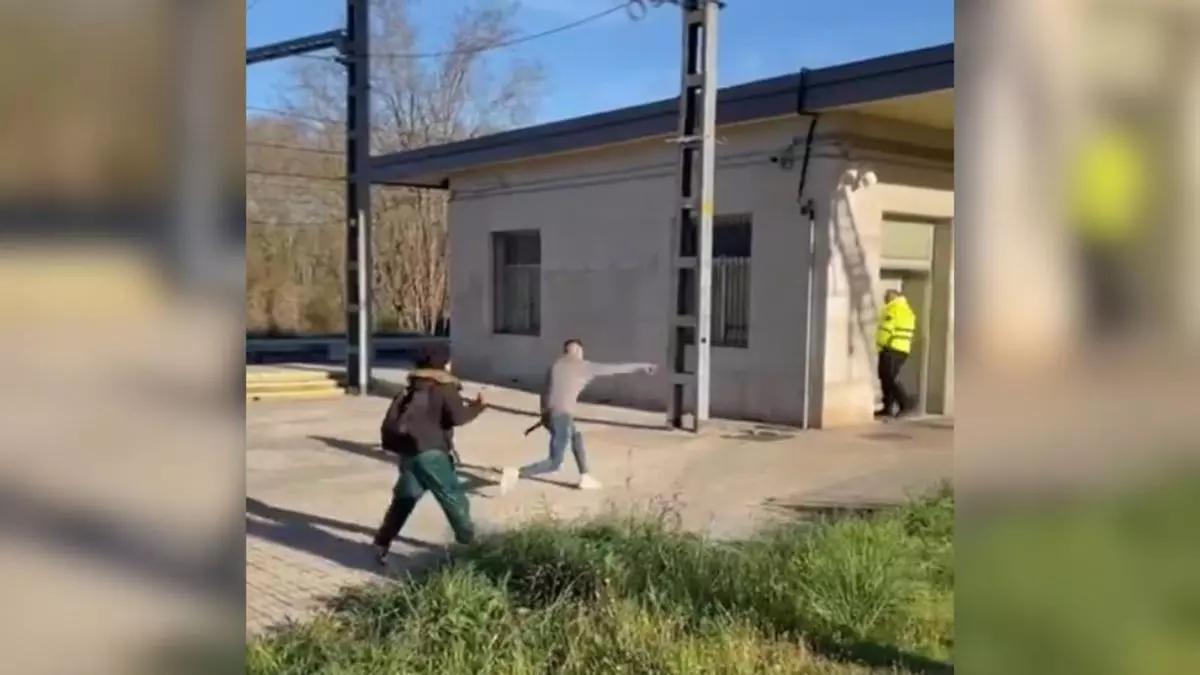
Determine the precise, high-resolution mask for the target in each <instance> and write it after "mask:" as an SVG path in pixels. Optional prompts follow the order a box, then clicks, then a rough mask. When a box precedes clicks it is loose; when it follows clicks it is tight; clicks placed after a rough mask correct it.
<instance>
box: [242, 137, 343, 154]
mask: <svg viewBox="0 0 1200 675" xmlns="http://www.w3.org/2000/svg"><path fill="white" fill-rule="evenodd" d="M246 145H250V146H254V147H256V148H273V149H275V150H291V151H295V152H314V153H317V154H321V155H337V156H339V157H345V155H346V151H345V150H326V149H325V148H310V147H304V146H302V145H287V144H284V143H266V142H263V141H246Z"/></svg>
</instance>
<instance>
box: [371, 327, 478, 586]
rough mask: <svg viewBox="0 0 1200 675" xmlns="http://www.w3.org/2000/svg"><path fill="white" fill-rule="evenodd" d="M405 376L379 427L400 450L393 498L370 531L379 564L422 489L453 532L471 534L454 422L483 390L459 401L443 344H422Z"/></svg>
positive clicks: (467, 414) (464, 539) (465, 540)
mask: <svg viewBox="0 0 1200 675" xmlns="http://www.w3.org/2000/svg"><path fill="white" fill-rule="evenodd" d="M417 366H418V367H417V370H414V371H413V372H412V373H410V374H409V376H408V387H407V389H406V390H405V392H404V394H402V395H401V396H397V397H396V398H395V399H394V400H393V401H392V405H391V407H389V408H388V411H387V414H386V415H385V416H384V419H383V424H382V425H381V428H380V433H381V436H382V444H383V447H384V449H385V450H388V451H390V452H394V453H396V454H397V455H399V456H400V477H399V479H398V480H397V481H396V486H395V488H394V489H393V494H392V502H391V504H390V505H389V506H388V510H387V513H386V514H385V515H384V517H383V524H381V525H380V526H379V531H378V532H376V534H375V542H374V543H375V556H376V560H377V561H378V562H379V563H380V564H384V563H385V562H386V559H387V554H388V550H389V548H390V547H391V544H392V541H393V540H394V539H395V538H396V535H398V534H399V533H400V529H401V528H403V527H404V523H405V522H406V521H407V520H408V517H409V516H410V515H411V514H412V511H413V509H414V508H416V506H417V501H418V500H419V499H420V498H421V496H422V495H423V494H425V491H427V490H428V491H429V492H431V493H433V496H434V498H435V499H437V501H438V505H439V506H441V507H442V512H443V513H445V514H446V520H448V521H450V527H451V528H452V529H453V530H454V538H455V540H457V541H458V543H460V544H469V543H471V542H472V541H473V540H474V538H475V527H474V525H473V524H472V522H471V511H470V504H469V503H468V501H467V495H466V492H465V491H464V490H463V488H462V485H461V483H459V480H458V475H457V474H456V473H455V470H454V460H453V459H452V455H453V452H454V427H459V426H462V425H464V424H467V423H468V422H470V421H471V420H474V419H475V418H476V417H478V416H479V413H481V412H483V410H484V408H485V407H486V406H485V404H484V402H483V394H482V393H481V394H479V395H478V396H477V397H476V398H475V400H474V401H470V402H467V401H464V400H463V398H462V395H461V393H460V392H461V389H462V385H461V384H460V383H459V381H458V379H457V378H456V377H454V376H453V375H451V374H450V352H449V349H448V348H446V347H445V346H441V345H439V346H435V347H432V348H430V349H427V350H426V351H425V352H424V353H423V354H422V357H421V358H420V360H418V362H417Z"/></svg>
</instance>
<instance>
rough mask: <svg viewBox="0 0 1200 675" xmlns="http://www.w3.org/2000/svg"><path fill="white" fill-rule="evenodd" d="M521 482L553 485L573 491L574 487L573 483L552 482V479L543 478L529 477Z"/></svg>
mask: <svg viewBox="0 0 1200 675" xmlns="http://www.w3.org/2000/svg"><path fill="white" fill-rule="evenodd" d="M521 480H533V481H537V482H539V483H545V484H546V485H554V486H557V487H560V488H566V489H568V490H574V489H575V487H576V486H575V484H574V483H568V482H566V481H564V480H554V479H553V478H545V477H543V476H529V477H527V478H522V479H521Z"/></svg>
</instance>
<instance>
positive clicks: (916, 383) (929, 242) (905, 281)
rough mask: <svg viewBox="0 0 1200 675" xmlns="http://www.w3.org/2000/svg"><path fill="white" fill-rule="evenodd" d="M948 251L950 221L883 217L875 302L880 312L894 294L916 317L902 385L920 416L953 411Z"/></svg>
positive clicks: (950, 245) (878, 398) (879, 395)
mask: <svg viewBox="0 0 1200 675" xmlns="http://www.w3.org/2000/svg"><path fill="white" fill-rule="evenodd" d="M952 252H953V239H952V232H951V226H950V223H949V222H946V221H942V222H937V221H931V220H927V219H926V220H921V219H916V218H907V217H901V216H886V217H885V218H884V223H883V258H882V260H881V264H880V273H879V291H878V292H879V298H878V302H879V304H880V307H882V306H883V294H884V293H885V292H886V291H888V290H891V289H894V290H898V291H900V292H901V293H903V294H904V296H905V297H906V298H907V299H908V303H909V305H911V306H912V308H913V312H915V313H916V315H917V326H916V328H917V330H916V335H915V337H914V339H913V345H912V352H911V353H910V354H909V357H908V360H907V361H906V362H905V364H904V368H903V369H901V371H900V383H901V384H902V385H904V389H905V391H907V392H908V394H909V396H911V397H912V399H913V412H914V413H916V414H919V415H923V414H949V413H950V412H951V410H952V403H951V401H952V396H953V394H952V386H951V385H950V384H949V382H950V381H951V380H952V378H953V371H952V368H951V365H950V363H951V361H950V359H951V358H952V353H951V350H952V346H951V345H952V344H953V332H952V331H953V322H952V309H951V303H952V302H953V300H952V294H951V292H952V284H953V281H952V278H953V269H952V264H953V262H952ZM875 403H876V408H878V407H880V406H881V405H882V393H881V392H880V391H879V390H878V385H877V386H876V393H875Z"/></svg>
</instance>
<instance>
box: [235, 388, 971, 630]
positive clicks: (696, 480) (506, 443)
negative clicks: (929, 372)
mask: <svg viewBox="0 0 1200 675" xmlns="http://www.w3.org/2000/svg"><path fill="white" fill-rule="evenodd" d="M381 376H382V377H383V378H384V379H387V380H393V381H399V380H401V379H402V377H403V372H402V371H399V370H393V369H388V370H386V371H384V372H382V373H381ZM474 389H475V387H473V386H471V385H468V386H467V391H466V393H467V394H468V395H470V394H473V392H474ZM488 391H489V403H490V404H492V406H493V407H492V409H491V410H489V411H488V412H487V413H485V414H484V415H483V416H482V417H480V418H479V420H478V421H477V422H475V423H474V424H471V425H469V426H467V427H464V428H463V429H461V430H460V431H459V433H458V436H457V438H458V445H459V453H460V455H461V456H462V459H463V462H464V467H463V471H462V476H463V478H464V479H465V480H466V481H467V482H468V484H469V485H470V486H471V494H472V513H473V515H474V516H475V520H476V522H477V526H478V528H479V530H480V531H481V532H486V531H488V530H489V529H498V528H501V527H511V526H513V525H514V524H517V523H520V522H521V521H523V520H526V519H529V518H535V517H539V516H541V515H554V516H556V517H564V518H571V517H577V516H579V515H582V514H585V513H588V512H596V511H599V510H603V509H606V508H614V507H615V508H628V507H631V506H643V507H645V506H650V505H658V506H660V507H661V506H668V507H669V508H671V509H673V510H675V511H676V512H677V513H678V515H679V517H680V519H681V522H682V524H683V525H684V526H685V527H688V528H690V529H693V530H696V531H702V532H705V533H707V534H709V535H711V536H715V537H737V536H744V535H746V534H748V533H749V532H751V531H752V530H753V529H754V528H756V527H759V526H761V525H762V524H763V523H765V522H768V521H770V520H773V519H778V518H781V517H787V516H789V515H793V514H794V513H796V512H797V511H804V510H807V509H810V508H814V507H816V508H820V507H823V506H834V505H842V506H846V505H849V506H857V505H873V504H880V503H892V502H896V501H900V500H902V499H904V498H905V497H906V496H907V495H910V494H913V493H914V492H919V491H921V490H924V489H927V488H929V487H930V486H932V485H934V484H936V483H937V482H938V481H941V480H943V479H949V478H950V477H951V471H952V448H953V431H952V427H951V424H950V422H949V421H947V420H934V419H931V420H913V421H903V422H891V423H888V424H879V425H875V426H871V427H866V428H858V429H841V430H833V431H815V432H799V431H796V430H792V429H786V428H778V427H764V426H756V425H749V424H734V423H714V424H713V425H710V426H709V427H708V428H707V429H706V431H705V432H704V433H702V434H700V435H693V434H690V433H687V432H677V431H668V430H665V429H663V428H662V416H661V414H659V413H645V412H640V411H631V410H625V409H619V408H610V407H604V406H584V407H583V409H582V411H581V417H582V418H584V419H587V420H589V421H588V422H585V423H584V424H583V425H582V429H583V431H584V434H585V436H586V438H587V443H588V455H589V458H590V460H591V463H592V465H593V466H592V472H593V474H595V475H596V476H597V477H598V478H599V479H600V480H601V481H603V482H604V483H605V486H606V487H605V489H604V490H601V491H598V492H581V491H578V490H575V489H573V488H572V483H573V482H574V480H575V478H576V475H577V474H576V471H575V467H574V464H573V459H572V458H571V457H570V454H569V453H568V456H567V463H566V464H565V465H564V468H563V470H562V471H561V472H560V474H558V475H553V476H550V477H548V478H546V479H544V480H530V481H522V483H521V484H520V485H519V486H518V487H517V489H516V490H514V491H513V492H512V493H510V494H508V495H504V496H500V495H499V494H498V493H497V489H496V480H497V478H498V476H497V474H496V472H495V467H497V466H501V465H516V464H522V463H525V462H529V461H532V460H533V459H536V458H540V457H541V456H543V455H544V454H545V452H546V447H545V446H546V434H545V432H543V431H541V430H538V431H536V432H534V433H533V434H531V435H530V436H528V437H525V436H523V435H522V433H523V431H524V429H525V428H527V427H528V426H529V425H530V424H532V423H533V421H534V419H535V418H534V417H533V414H532V411H533V410H534V409H535V408H536V405H537V400H536V397H535V396H533V395H530V394H526V393H523V392H519V391H514V390H508V389H499V388H495V387H489V388H488ZM387 404H388V401H387V399H384V398H378V397H366V398H359V397H350V396H348V397H344V398H341V399H334V400H329V401H296V402H260V403H252V404H249V405H248V406H247V455H246V494H247V498H246V558H247V560H246V586H247V587H246V603H247V612H246V615H247V624H248V625H247V628H248V630H249V631H251V632H255V631H258V630H261V629H262V628H264V627H266V626H269V625H272V624H275V623H279V622H281V621H284V620H286V619H288V618H303V617H304V616H305V615H306V614H308V613H309V612H311V611H312V610H313V609H314V608H316V607H318V606H319V602H320V598H321V597H322V596H326V595H328V594H330V593H333V592H335V591H336V590H337V589H338V588H340V587H342V586H344V585H347V584H353V583H358V582H364V581H370V580H375V579H380V578H383V576H384V575H389V574H390V575H395V574H397V573H401V572H402V571H403V569H405V568H406V567H407V566H409V565H414V564H420V563H421V562H424V561H425V560H427V559H429V558H431V557H437V556H440V555H444V550H445V549H444V546H445V544H446V543H447V542H449V541H451V535H450V529H449V526H448V525H447V524H446V522H445V519H444V518H443V517H442V515H441V513H440V512H439V510H438V508H437V504H436V503H435V502H434V501H433V500H432V499H426V500H422V502H421V504H419V505H418V507H417V510H416V512H415V513H414V514H413V517H412V519H411V520H410V521H409V524H408V525H407V526H406V528H405V530H404V532H403V539H402V540H401V541H399V542H397V544H396V546H395V547H393V555H392V562H391V563H390V566H389V569H388V570H386V571H384V572H381V571H380V570H379V569H378V568H376V567H375V566H374V564H373V562H372V561H371V557H370V551H369V543H370V536H371V534H372V532H373V529H374V527H375V526H376V525H377V524H378V522H379V518H380V517H381V516H382V512H383V509H384V508H385V507H386V506H387V502H388V499H389V498H390V491H391V486H392V483H393V482H394V480H395V468H394V462H393V460H392V458H391V456H389V455H388V454H386V453H384V452H383V451H381V450H380V449H379V448H378V445H377V443H378V428H379V420H380V419H381V418H382V416H383V412H384V410H385V409H386V407H387Z"/></svg>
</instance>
